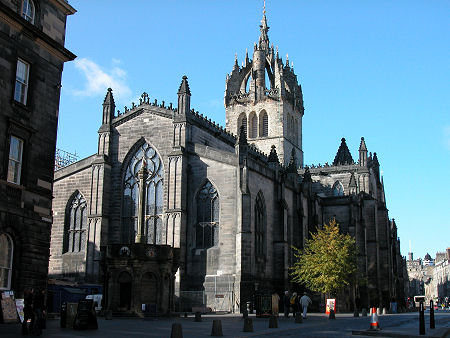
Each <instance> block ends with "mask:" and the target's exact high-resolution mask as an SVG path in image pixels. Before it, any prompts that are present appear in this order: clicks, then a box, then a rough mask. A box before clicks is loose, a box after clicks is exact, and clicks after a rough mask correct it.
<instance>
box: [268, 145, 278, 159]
mask: <svg viewBox="0 0 450 338" xmlns="http://www.w3.org/2000/svg"><path fill="white" fill-rule="evenodd" d="M267 161H268V162H272V163H280V161H279V159H278V154H277V149H276V148H275V145H273V144H272V147H271V148H270V154H269V158H268V160H267Z"/></svg>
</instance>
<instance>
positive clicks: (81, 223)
mask: <svg viewBox="0 0 450 338" xmlns="http://www.w3.org/2000/svg"><path fill="white" fill-rule="evenodd" d="M86 229H87V204H86V200H85V199H84V197H83V195H81V193H80V192H77V193H75V195H74V196H73V197H72V199H71V200H70V201H69V203H68V205H67V209H66V223H65V232H64V237H65V238H64V245H63V252H80V251H84V250H85V249H86Z"/></svg>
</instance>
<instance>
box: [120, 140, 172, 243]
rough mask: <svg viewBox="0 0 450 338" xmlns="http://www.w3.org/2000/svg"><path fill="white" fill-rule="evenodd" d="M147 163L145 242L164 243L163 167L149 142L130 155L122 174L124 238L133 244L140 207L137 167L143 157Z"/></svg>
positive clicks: (140, 166) (140, 164)
mask: <svg viewBox="0 0 450 338" xmlns="http://www.w3.org/2000/svg"><path fill="white" fill-rule="evenodd" d="M143 159H144V162H145V163H146V166H147V169H148V176H147V179H146V181H145V187H144V188H145V196H146V201H145V222H146V233H145V235H146V236H147V243H150V244H163V242H164V239H165V233H164V231H163V226H162V225H163V221H162V218H163V212H164V199H163V195H164V168H163V163H162V161H161V159H160V158H159V156H158V153H157V152H156V151H155V149H153V148H152V147H151V146H150V145H149V144H148V143H144V144H143V145H141V146H140V147H139V148H138V149H137V150H136V152H135V153H134V154H133V155H132V156H131V158H130V160H129V162H128V165H127V167H126V169H125V173H124V182H123V204H122V217H123V218H122V220H123V234H122V235H123V240H124V241H126V242H128V243H133V242H134V238H135V235H136V232H137V219H138V209H139V208H138V206H139V177H138V173H139V170H141V168H142V162H143V161H142V160H143Z"/></svg>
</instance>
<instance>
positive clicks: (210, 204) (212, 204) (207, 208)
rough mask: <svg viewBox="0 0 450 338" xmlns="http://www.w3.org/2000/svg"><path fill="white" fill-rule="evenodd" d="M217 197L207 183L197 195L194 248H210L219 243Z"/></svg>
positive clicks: (215, 192) (218, 205) (214, 189)
mask: <svg viewBox="0 0 450 338" xmlns="http://www.w3.org/2000/svg"><path fill="white" fill-rule="evenodd" d="M219 208H220V204H219V195H218V193H217V190H216V188H214V186H213V185H212V184H211V182H209V181H207V182H206V183H205V184H204V185H203V187H202V188H201V189H200V191H199V192H198V194H197V224H196V229H195V230H196V231H195V235H196V247H197V248H204V249H207V248H210V247H212V246H217V245H218V243H219V211H220V209H219Z"/></svg>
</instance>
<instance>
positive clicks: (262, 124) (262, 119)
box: [259, 110, 269, 137]
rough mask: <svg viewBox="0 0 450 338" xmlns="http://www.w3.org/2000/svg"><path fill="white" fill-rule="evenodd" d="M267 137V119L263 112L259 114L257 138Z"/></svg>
mask: <svg viewBox="0 0 450 338" xmlns="http://www.w3.org/2000/svg"><path fill="white" fill-rule="evenodd" d="M268 135H269V117H268V116H267V113H266V111H265V110H262V111H261V112H260V113H259V136H260V137H265V136H268Z"/></svg>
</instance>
